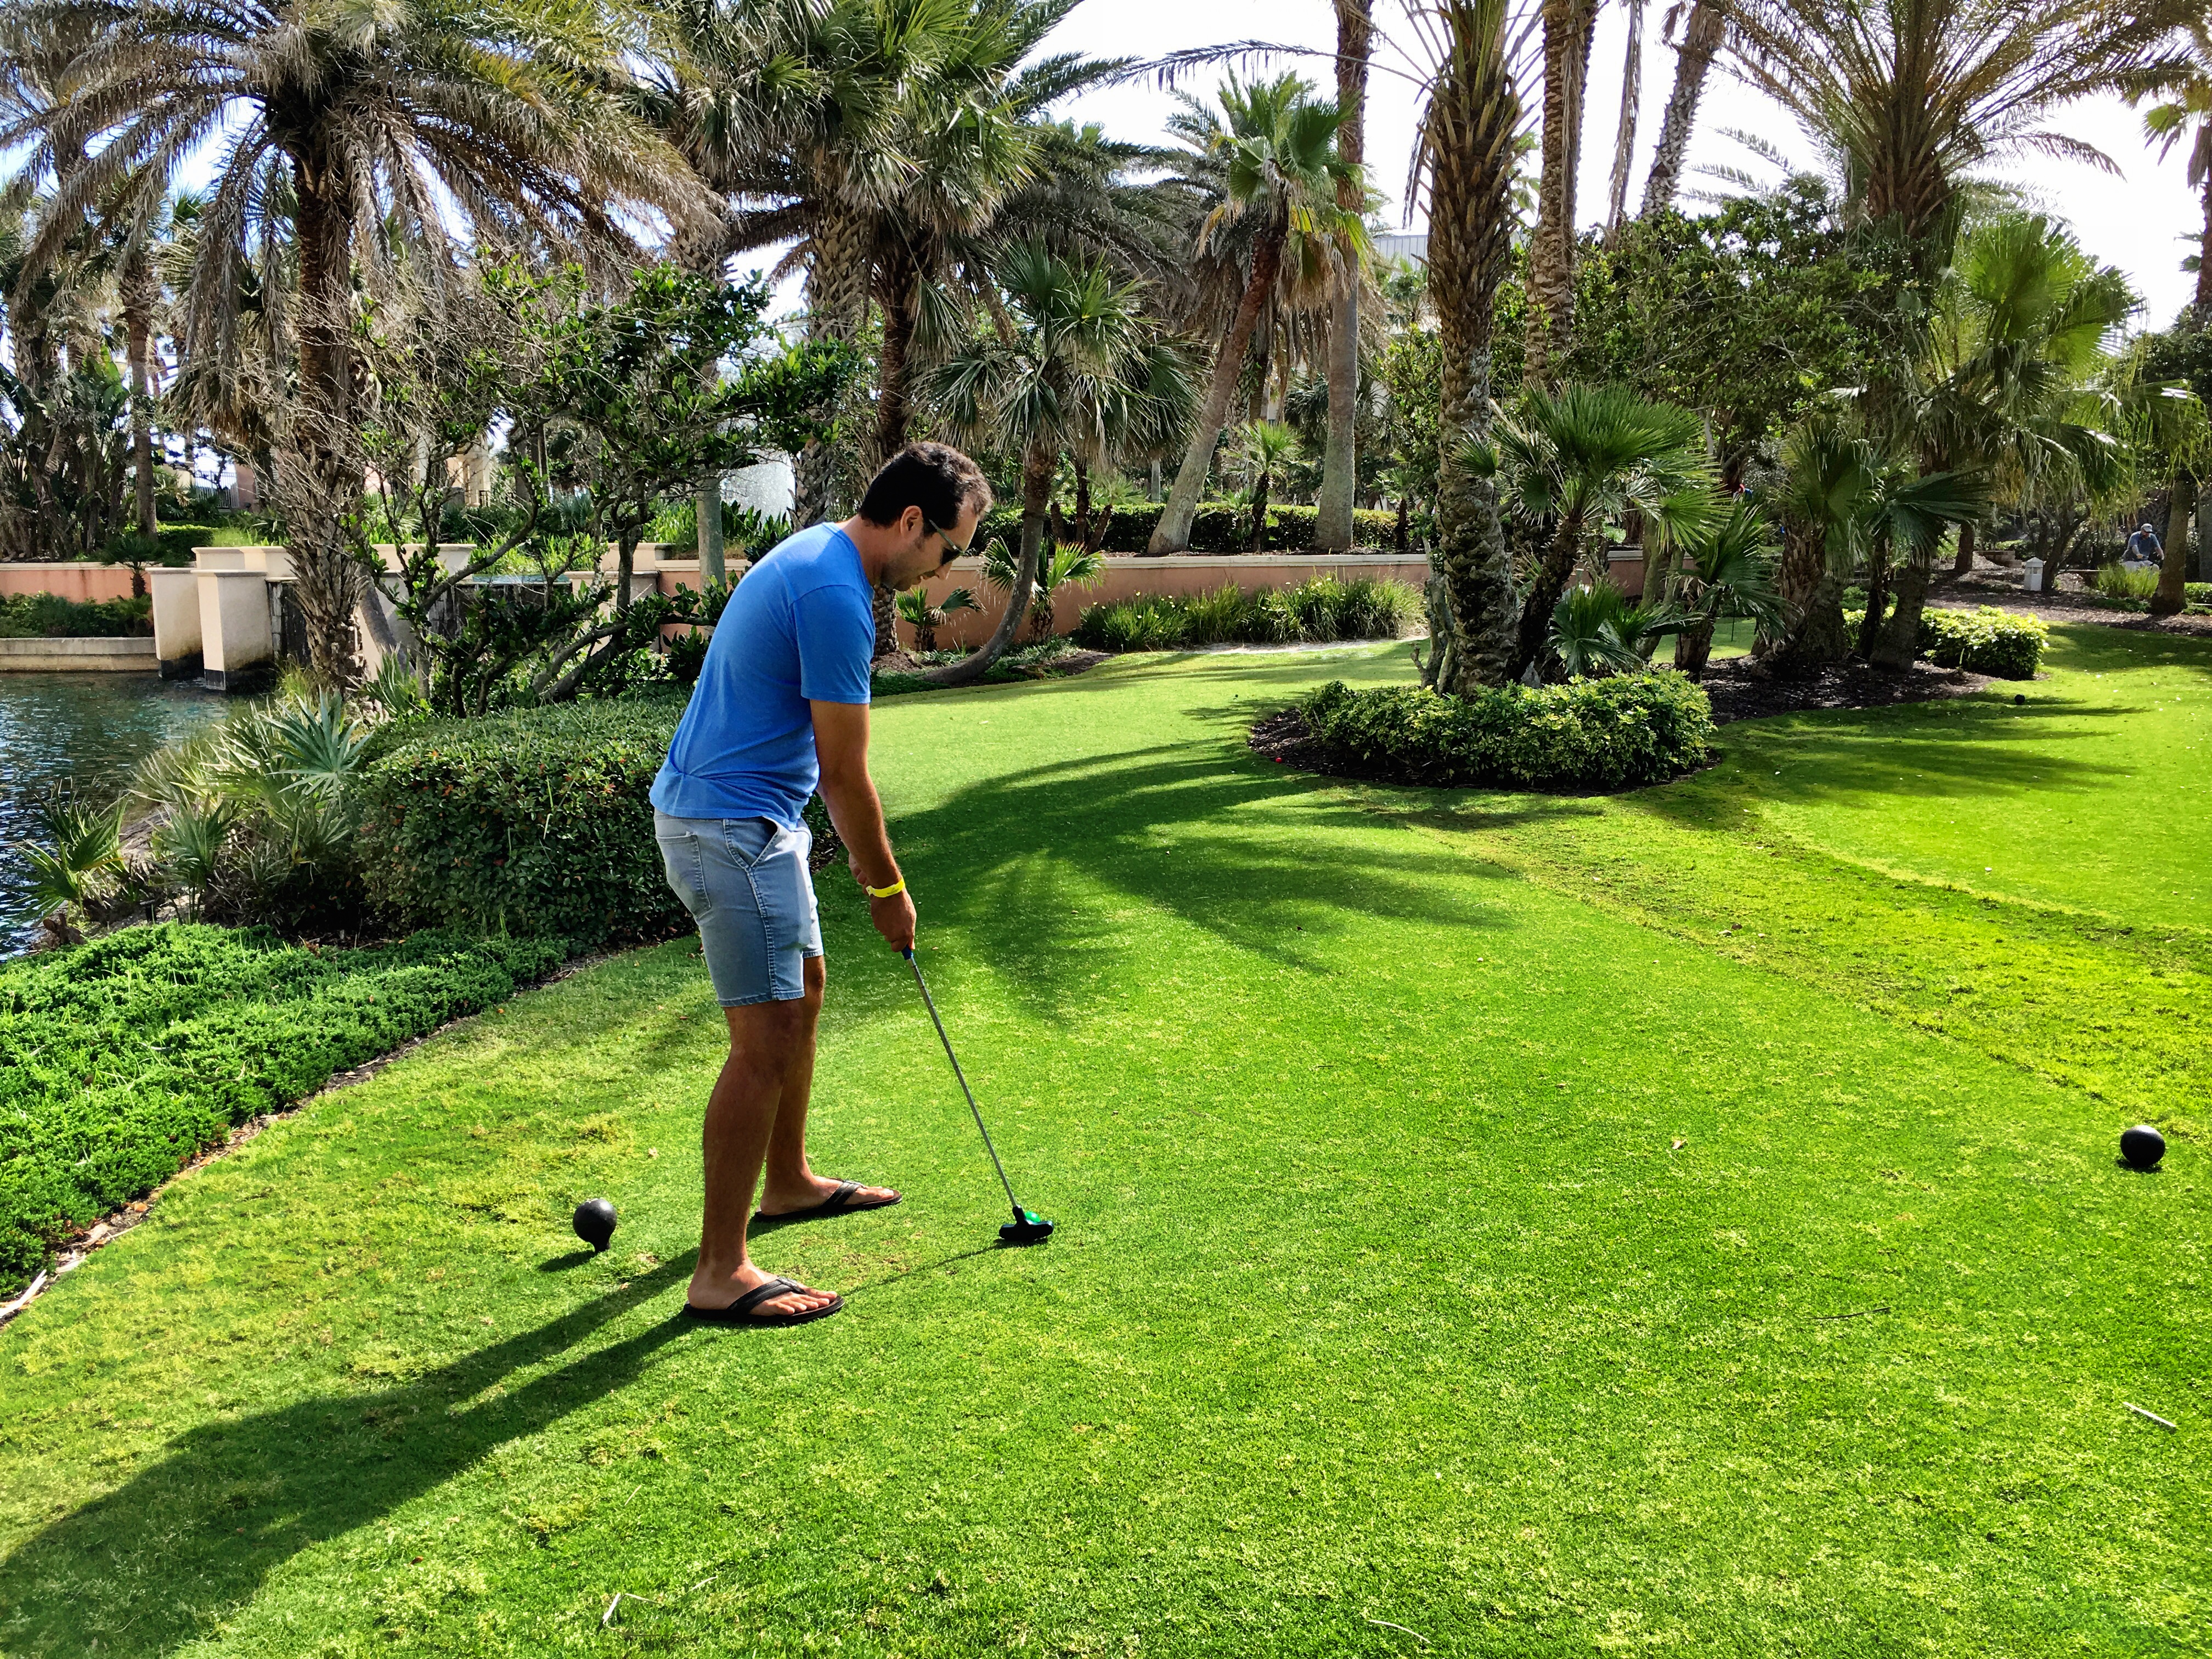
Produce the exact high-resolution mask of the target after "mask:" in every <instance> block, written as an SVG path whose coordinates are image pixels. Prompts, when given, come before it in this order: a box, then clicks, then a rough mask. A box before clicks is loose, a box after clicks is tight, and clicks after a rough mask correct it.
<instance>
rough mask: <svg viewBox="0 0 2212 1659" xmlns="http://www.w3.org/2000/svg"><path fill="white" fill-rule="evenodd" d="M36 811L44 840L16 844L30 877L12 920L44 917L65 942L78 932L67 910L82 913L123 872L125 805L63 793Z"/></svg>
mask: <svg viewBox="0 0 2212 1659" xmlns="http://www.w3.org/2000/svg"><path fill="white" fill-rule="evenodd" d="M37 813H38V818H39V826H40V830H41V832H42V835H43V837H44V840H45V842H46V845H40V843H39V842H18V843H17V844H16V848H15V851H16V853H17V854H18V855H19V856H20V857H21V859H22V860H23V866H24V868H25V869H26V871H27V872H28V873H29V876H30V880H29V882H28V883H27V890H26V892H25V894H24V896H23V900H22V905H21V909H20V910H19V911H18V913H17V914H16V915H15V916H14V917H12V918H10V920H12V921H15V923H16V924H17V925H19V926H21V925H23V924H26V923H29V922H43V923H45V925H46V930H47V932H49V933H52V934H53V935H54V938H55V939H56V941H57V942H58V943H59V944H63V945H66V944H69V943H70V942H71V940H73V939H75V938H76V927H75V926H74V925H73V923H72V922H71V921H70V913H71V912H72V911H75V912H76V913H77V914H79V915H82V914H84V913H85V912H86V911H87V909H88V907H89V906H90V905H91V904H92V903H93V902H94V901H95V900H97V899H98V898H99V897H100V896H101V895H102V894H103V893H105V892H106V891H107V890H109V889H110V888H112V886H113V885H114V884H115V882H116V880H117V878H118V877H120V876H121V875H122V874H123V872H124V868H125V865H124V859H123V805H122V803H121V802H119V801H118V802H117V803H116V804H115V805H112V806H106V807H100V806H93V805H88V804H87V803H85V802H84V801H82V800H79V799H76V797H75V796H74V795H71V794H69V793H57V794H53V795H50V796H48V797H46V799H43V800H41V801H40V802H39V804H38V807H37Z"/></svg>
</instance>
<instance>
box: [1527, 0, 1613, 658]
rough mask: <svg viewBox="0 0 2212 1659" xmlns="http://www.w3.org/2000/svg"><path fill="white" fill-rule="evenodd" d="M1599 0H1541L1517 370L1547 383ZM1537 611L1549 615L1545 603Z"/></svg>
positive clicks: (1568, 330)
mask: <svg viewBox="0 0 2212 1659" xmlns="http://www.w3.org/2000/svg"><path fill="white" fill-rule="evenodd" d="M1598 3H1599V0H1543V17H1544V152H1543V153H1544V171H1543V175H1542V178H1541V181H1540V182H1539V184H1538V185H1537V189H1536V234H1535V236H1534V239H1533V240H1531V241H1530V243H1529V245H1528V350H1527V354H1526V356H1525V358H1524V360H1523V362H1524V368H1523V371H1522V372H1523V376H1524V378H1525V379H1526V380H1527V382H1528V385H1530V386H1549V385H1550V384H1551V383H1552V380H1553V376H1552V374H1551V373H1550V371H1549V368H1548V366H1549V364H1550V362H1551V361H1552V358H1553V356H1565V353H1566V349H1567V344H1568V342H1569V340H1570V338H1571V335H1572V332H1573V329H1574V308H1575V173H1576V172H1577V167H1578V165H1579V163H1580V161H1581V158H1582V125H1583V84H1584V82H1586V81H1587V80H1588V78H1589V46H1590V40H1591V30H1592V27H1593V25H1594V23H1595V20H1596V17H1597V8H1598ZM1545 614H1546V615H1547V616H1548V615H1550V609H1549V607H1548V606H1547V608H1546V611H1545Z"/></svg>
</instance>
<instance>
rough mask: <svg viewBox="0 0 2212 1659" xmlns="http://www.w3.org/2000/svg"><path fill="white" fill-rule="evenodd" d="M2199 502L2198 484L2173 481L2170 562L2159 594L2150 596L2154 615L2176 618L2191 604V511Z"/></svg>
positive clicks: (2162, 568) (2168, 521)
mask: <svg viewBox="0 0 2212 1659" xmlns="http://www.w3.org/2000/svg"><path fill="white" fill-rule="evenodd" d="M2196 498H2197V481H2196V480H2195V479H2194V478H2189V477H2180V478H2176V479H2175V480H2174V481H2173V499H2172V503H2171V504H2170V505H2169V506H2168V507H2166V558H2165V560H2164V561H2163V562H2161V563H2160V566H2159V568H2158V591H2157V592H2155V593H2154V594H2152V595H2151V596H2150V614H2151V615H2152V616H2154V617H2176V616H2179V615H2180V614H2181V609H2182V607H2183V606H2184V605H2186V604H2188V603H2189V599H2188V596H2187V594H2186V593H2185V592H2184V591H2183V587H2182V584H2183V583H2184V582H2185V580H2187V578H2188V574H2189V508H2190V506H2191V503H2192V502H2193V501H2195V500H2196Z"/></svg>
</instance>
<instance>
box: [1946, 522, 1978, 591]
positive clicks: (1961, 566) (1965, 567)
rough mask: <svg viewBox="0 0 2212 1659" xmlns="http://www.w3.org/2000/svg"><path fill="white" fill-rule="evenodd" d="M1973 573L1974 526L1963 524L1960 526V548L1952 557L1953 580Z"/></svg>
mask: <svg viewBox="0 0 2212 1659" xmlns="http://www.w3.org/2000/svg"><path fill="white" fill-rule="evenodd" d="M1972 574H1974V526H1972V525H1971V524H1962V525H1960V526H1959V545H1958V549H1957V550H1956V551H1955V552H1954V554H1953V555H1952V558H1951V580H1953V581H1957V580H1959V579H1960V578H1961V577H1963V576H1971V575H1972Z"/></svg>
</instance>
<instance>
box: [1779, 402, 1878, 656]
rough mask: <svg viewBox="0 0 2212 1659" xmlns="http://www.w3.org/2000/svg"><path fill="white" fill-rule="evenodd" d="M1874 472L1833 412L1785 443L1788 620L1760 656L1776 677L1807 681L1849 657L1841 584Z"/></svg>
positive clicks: (1863, 448) (1782, 588)
mask: <svg viewBox="0 0 2212 1659" xmlns="http://www.w3.org/2000/svg"><path fill="white" fill-rule="evenodd" d="M1874 471H1875V460H1874V456H1873V452H1872V448H1871V447H1870V446H1869V445H1868V444H1867V443H1866V441H1864V440H1863V438H1861V437H1859V436H1858V435H1857V434H1855V433H1853V432H1851V431H1850V430H1849V429H1847V428H1846V427H1845V426H1844V422H1843V421H1842V420H1841V419H1840V418H1839V417H1838V416H1837V415H1836V414H1835V413H1834V412H1833V411H1831V410H1820V411H1817V412H1815V413H1814V414H1813V415H1810V416H1807V417H1806V418H1805V419H1804V420H1802V421H1801V422H1798V423H1797V425H1796V427H1794V428H1791V430H1790V434H1789V435H1788V436H1787V437H1786V438H1784V441H1783V444H1782V476H1783V486H1782V489H1781V491H1780V494H1779V504H1780V507H1781V509H1782V559H1781V564H1780V567H1779V569H1778V584H1777V585H1778V589H1779V592H1780V596H1781V599H1782V604H1783V608H1784V615H1785V617H1786V619H1787V620H1786V623H1785V624H1784V628H1783V629H1780V630H1778V637H1777V636H1774V635H1770V636H1769V641H1771V642H1769V641H1763V642H1762V643H1766V644H1767V645H1768V648H1767V649H1765V650H1764V651H1762V652H1761V654H1762V656H1763V658H1764V659H1765V663H1766V665H1767V666H1768V667H1770V668H1771V669H1772V670H1773V671H1775V672H1777V673H1779V674H1783V675H1785V676H1790V677H1794V678H1805V677H1809V676H1811V675H1814V674H1818V673H1819V672H1820V671H1822V670H1823V669H1826V668H1828V667H1830V666H1832V665H1834V664H1836V663H1838V662H1841V661H1842V660H1843V659H1844V658H1845V657H1846V656H1848V655H1850V635H1849V633H1848V632H1847V630H1846V629H1845V626H1844V583H1845V582H1847V581H1849V580H1850V575H1851V570H1852V568H1853V566H1854V565H1855V563H1856V562H1857V556H1858V540H1857V537H1858V528H1859V523H1860V506H1861V504H1862V502H1863V501H1864V499H1865V498H1866V496H1867V495H1868V494H1869V492H1870V491H1871V490H1872V489H1873V487H1874V484H1873V476H1874ZM1757 648H1758V647H1754V649H1757Z"/></svg>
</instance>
